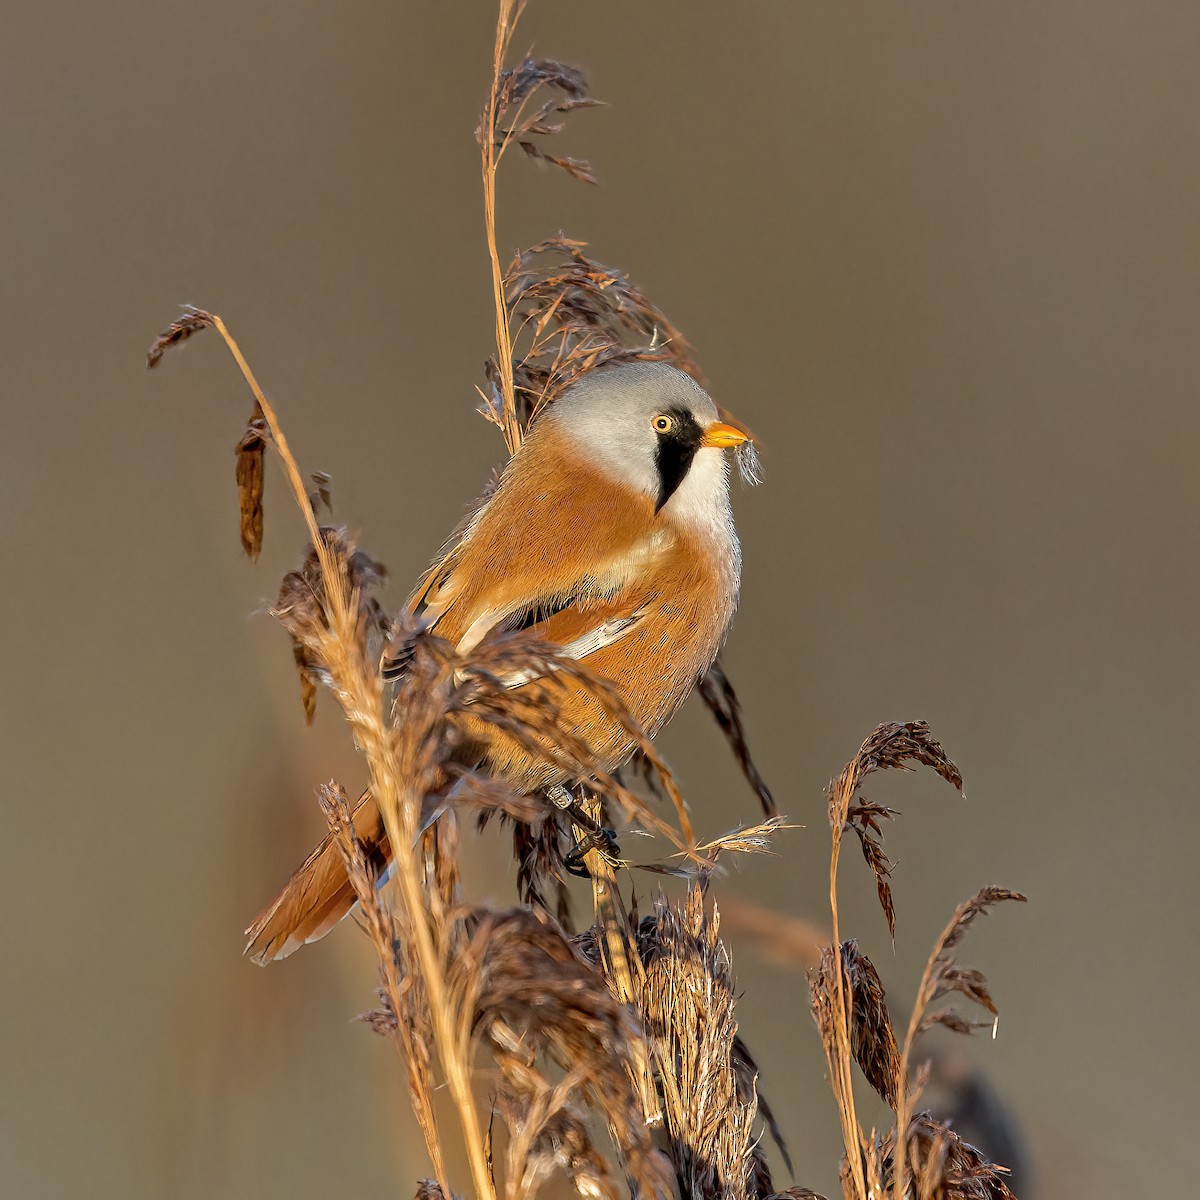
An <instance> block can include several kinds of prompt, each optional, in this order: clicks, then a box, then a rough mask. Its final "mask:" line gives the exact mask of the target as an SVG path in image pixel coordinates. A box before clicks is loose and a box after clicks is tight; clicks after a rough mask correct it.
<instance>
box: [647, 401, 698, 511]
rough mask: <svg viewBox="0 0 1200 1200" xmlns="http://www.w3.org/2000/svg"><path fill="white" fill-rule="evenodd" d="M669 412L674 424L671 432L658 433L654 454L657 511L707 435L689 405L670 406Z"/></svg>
mask: <svg viewBox="0 0 1200 1200" xmlns="http://www.w3.org/2000/svg"><path fill="white" fill-rule="evenodd" d="M666 415H667V416H669V417H672V418H673V419H674V421H675V425H674V427H673V428H672V429H671V431H670V432H669V433H660V434H659V435H658V446H657V448H656V450H655V455H654V462H655V465H656V466H657V468H658V501H657V502H656V503H655V505H654V511H655V512H659V511H660V510H661V509H662V506H663V505H664V504H666V502H667V501H668V500H670V498H671V497H672V496H673V495H675V493H676V491H677V490H678V489H679V485H680V484H681V483H682V482H683V481H684V478H685V477H686V475H687V473H688V469H689V468H690V467H691V465H692V459H694V458H695V457H696V451H697V450H699V449H700V439H701V438H703V437H704V430H703V429H701V428H700V425H699V423H698V422H697V420H696V418H695V417H693V416H692V414H691V413H690V412H688V410H687V409H686V408H674V409H671V410H670V411H669V412H668V413H667V414H666Z"/></svg>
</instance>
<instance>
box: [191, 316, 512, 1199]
mask: <svg viewBox="0 0 1200 1200" xmlns="http://www.w3.org/2000/svg"><path fill="white" fill-rule="evenodd" d="M211 316H212V325H213V327H214V328H215V329H216V330H217V332H218V333H220V335H221V337H222V338H223V339H224V340H225V344H226V345H227V346H228V347H229V351H230V353H231V354H232V355H233V357H234V359H235V361H236V362H237V364H238V367H239V368H240V369H241V372H242V375H243V376H244V378H245V380H246V383H247V384H248V385H249V387H250V390H251V392H253V394H254V398H255V400H256V401H257V402H258V406H259V408H260V409H261V411H262V414H263V417H264V418H265V419H266V422H267V425H268V428H269V429H270V431H271V439H272V442H273V444H274V446H275V449H276V451H277V452H278V454H279V458H280V461H281V462H282V464H283V467H284V472H285V474H286V475H287V478H288V481H289V483H290V484H291V487H292V493H293V498H294V499H295V501H296V504H297V505H298V506H299V508H300V512H301V515H302V516H303V517H304V521H305V524H306V525H307V526H308V530H309V535H310V537H311V538H312V544H313V548H314V550H315V552H316V555H317V559H318V562H319V563H320V565H321V575H322V579H323V581H324V584H325V597H326V601H325V602H326V606H327V613H328V618H329V638H328V643H327V646H326V652H327V653H326V658H325V665H326V666H327V667H328V669H329V672H330V674H331V676H332V677H333V683H334V686H335V689H336V691H337V692H338V694H339V698H340V700H341V703H342V706H343V708H344V710H345V713H346V718H347V720H348V721H349V723H350V725H351V727H352V728H353V730H354V733H355V737H356V739H357V741H358V743H359V745H360V746H361V747H362V750H363V753H364V755H365V756H366V759H367V764H368V769H369V771H370V779H371V790H372V791H373V793H374V795H375V798H376V801H377V803H378V804H379V808H380V812H381V814H382V816H383V819H384V824H385V826H386V828H387V831H388V837H389V839H390V842H391V846H392V853H393V856H394V862H395V867H396V871H395V877H396V881H397V884H398V887H399V891H400V895H401V898H402V902H403V903H402V910H401V911H402V913H403V927H404V930H405V931H406V932H408V933H410V934H411V935H412V938H413V944H414V946H415V949H416V953H417V959H418V962H419V963H420V967H421V977H422V982H423V983H424V985H425V989H426V993H427V996H428V1001H429V1015H430V1019H431V1021H432V1023H433V1027H434V1032H435V1043H436V1046H437V1052H438V1058H439V1061H440V1062H441V1064H442V1071H443V1073H444V1075H445V1077H446V1082H447V1085H448V1087H449V1089H450V1094H451V1096H452V1097H453V1099H454V1105H455V1109H456V1111H457V1113H458V1117H459V1123H460V1125H461V1128H462V1135H463V1144H464V1147H465V1149H466V1153H467V1158H468V1161H469V1163H470V1167H471V1175H472V1180H473V1182H474V1185H475V1191H476V1194H477V1196H479V1197H481V1198H487V1200H494V1198H495V1188H494V1185H493V1183H492V1177H491V1171H490V1169H489V1167H488V1155H487V1148H486V1145H485V1140H484V1133H483V1127H482V1124H481V1122H480V1119H479V1113H478V1109H477V1106H476V1103H475V1097H474V1094H473V1092H472V1090H471V1071H470V1057H469V1048H468V1043H467V1040H466V1039H465V1037H464V1031H463V1029H462V1027H461V1024H460V1023H459V1022H457V1021H456V1020H455V1018H454V1013H453V1011H452V1009H451V1007H450V1005H449V1004H448V1003H447V991H446V982H445V976H444V973H443V969H442V964H443V958H442V955H441V953H440V952H439V947H438V946H437V944H436V939H435V936H434V932H433V929H432V928H431V922H430V918H429V913H428V910H427V907H426V902H425V889H424V887H423V886H422V882H421V868H420V865H419V863H418V861H417V856H416V853H415V852H414V850H413V845H414V840H415V835H416V822H415V820H414V819H413V816H412V814H414V813H419V812H420V810H421V798H420V797H418V796H416V795H415V794H414V793H413V791H412V788H411V784H410V782H409V781H408V780H406V779H404V778H403V777H402V776H401V773H400V772H399V771H398V770H397V768H396V757H395V754H394V753H393V749H394V747H393V741H394V739H393V737H392V734H391V732H390V731H389V730H388V729H387V728H386V726H385V724H384V720H383V692H382V680H381V678H380V676H379V674H378V672H375V671H370V670H367V669H366V664H365V663H364V662H363V661H362V656H361V655H359V654H355V653H354V652H353V651H352V649H351V647H352V646H355V645H356V643H357V638H356V636H355V635H356V628H355V626H356V618H355V617H354V616H353V615H352V605H351V598H350V596H349V595H347V591H346V586H345V580H344V578H343V576H342V572H341V571H339V570H338V568H337V565H336V564H335V563H334V561H333V557H332V555H331V554H330V551H329V548H328V547H327V546H326V544H325V539H324V538H323V537H322V536H321V533H320V529H319V526H318V524H317V518H316V513H315V512H314V510H313V505H312V501H311V500H310V499H309V495H308V490H307V488H306V487H305V485H304V477H303V475H302V474H301V472H300V468H299V466H298V465H297V463H296V460H295V457H294V456H293V454H292V452H291V448H290V447H289V445H288V442H287V438H286V437H285V435H284V432H283V428H282V426H281V425H280V423H279V419H278V417H277V416H276V413H275V409H274V408H273V406H272V405H271V403H270V401H269V400H268V399H267V398H266V396H265V395H264V393H263V390H262V388H260V387H259V385H258V381H257V380H256V379H255V377H254V374H253V372H252V371H251V370H250V366H249V364H248V363H247V362H246V359H245V357H244V356H243V355H242V352H241V350H240V348H239V347H238V345H237V343H236V342H235V341H234V339H233V337H232V335H231V334H230V333H229V330H228V329H227V328H226V326H225V322H224V321H222V320H221V318H220V317H219V316H217V315H216V314H212V315H211ZM427 1140H428V1139H427ZM431 1157H432V1158H433V1160H434V1165H435V1169H437V1171H438V1180H439V1183H440V1184H441V1186H442V1189H443V1193H444V1195H445V1196H446V1197H450V1196H451V1195H452V1192H451V1190H450V1188H449V1184H448V1181H447V1180H446V1178H445V1168H444V1164H443V1162H442V1155H441V1152H440V1148H436V1147H431Z"/></svg>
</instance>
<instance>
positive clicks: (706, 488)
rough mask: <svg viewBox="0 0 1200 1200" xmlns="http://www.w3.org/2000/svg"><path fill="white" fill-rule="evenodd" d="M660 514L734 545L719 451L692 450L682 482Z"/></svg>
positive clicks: (726, 471)
mask: <svg viewBox="0 0 1200 1200" xmlns="http://www.w3.org/2000/svg"><path fill="white" fill-rule="evenodd" d="M663 513H664V514H665V515H666V516H668V517H670V518H671V519H672V520H673V521H677V522H678V523H679V524H680V525H684V526H686V527H687V528H689V529H694V530H695V531H696V532H697V533H699V534H701V535H702V536H705V537H710V538H713V539H714V540H716V541H717V542H718V543H720V544H722V545H730V544H732V545H736V544H737V538H736V536H735V535H734V531H733V509H732V508H731V507H730V504H729V461H728V459H727V458H726V456H725V452H724V451H723V450H718V449H716V448H712V447H702V448H701V449H700V450H697V451H696V457H695V458H693V459H692V462H691V466H689V467H688V471H687V474H686V475H685V476H684V477H683V482H682V483H681V484H680V485H679V486H678V487H677V488H676V489H675V491H674V493H673V494H672V496H671V498H670V499H669V500H668V501H667V502H666V504H664V505H663Z"/></svg>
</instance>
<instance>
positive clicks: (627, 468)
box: [545, 362, 745, 509]
mask: <svg viewBox="0 0 1200 1200" xmlns="http://www.w3.org/2000/svg"><path fill="white" fill-rule="evenodd" d="M545 419H546V420H547V421H548V422H553V423H554V425H555V426H556V427H557V428H558V429H559V430H561V431H562V433H564V434H565V435H566V436H567V437H568V438H570V439H571V441H572V442H574V444H575V445H576V446H577V447H578V449H579V450H580V451H582V452H583V453H584V454H585V455H586V456H587V458H588V459H589V461H591V462H593V463H595V464H596V466H597V467H599V468H601V469H602V470H604V471H606V472H608V473H609V474H611V475H613V476H614V477H615V478H617V479H619V480H621V481H622V482H623V483H625V484H627V485H628V486H630V487H632V488H633V489H634V490H636V491H638V492H642V493H644V494H645V495H648V496H653V497H654V502H655V506H656V508H657V509H661V508H663V507H664V506H665V505H666V504H667V503H668V502H670V501H671V500H672V498H673V497H675V498H676V500H677V504H676V505H673V506H672V507H673V508H675V507H679V506H683V505H684V504H685V501H687V500H688V499H689V498H690V494H691V493H692V492H693V491H699V492H703V493H712V500H713V501H716V500H717V499H719V498H720V497H721V496H723V495H724V494H725V491H726V488H727V483H726V480H727V476H728V464H727V462H726V456H725V455H724V454H723V453H722V449H723V448H724V447H728V446H735V445H738V444H739V442H742V441H745V435H743V434H741V433H739V432H738V431H737V430H735V429H733V428H732V427H731V426H728V425H723V424H721V422H720V419H719V416H718V413H717V406H716V405H715V404H714V403H713V402H712V400H711V399H710V397H709V395H708V393H707V392H706V391H705V390H704V389H703V388H702V387H701V386H700V385H699V384H698V383H697V382H696V381H695V380H694V379H692V378H691V376H689V375H685V374H684V373H683V372H682V371H680V370H678V369H677V368H675V367H672V366H670V365H668V364H667V363H662V362H633V363H627V364H623V365H622V366H619V367H609V368H607V369H605V368H602V369H600V370H597V371H594V372H591V373H589V374H587V375H585V376H583V378H581V379H580V380H579V381H578V382H577V383H575V384H574V385H573V386H572V387H571V388H570V390H569V391H567V392H566V393H565V394H564V395H563V396H562V397H561V398H560V399H559V400H558V401H556V402H555V404H554V405H553V406H552V407H551V408H550V410H549V411H548V412H547V414H546V417H545ZM685 480H688V482H689V487H688V488H687V489H686V493H687V494H686V495H685V494H684V493H682V492H681V485H683V484H684V481H685ZM694 499H695V501H696V502H700V503H702V502H703V500H704V496H703V495H700V494H697V495H696V496H695V497H694Z"/></svg>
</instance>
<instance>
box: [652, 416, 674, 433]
mask: <svg viewBox="0 0 1200 1200" xmlns="http://www.w3.org/2000/svg"><path fill="white" fill-rule="evenodd" d="M653 425H654V428H655V429H656V430H657V431H658V432H659V433H670V432H671V430H672V429H674V428H675V422H674V421H673V420H672V419H671V418H670V417H668V416H665V415H661V416H657V417H655V418H654V421H653Z"/></svg>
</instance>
